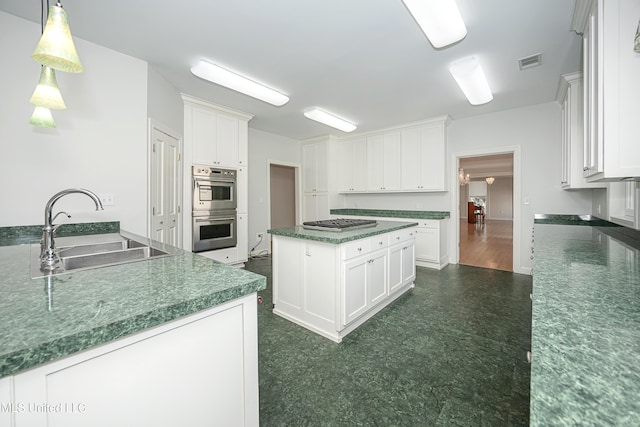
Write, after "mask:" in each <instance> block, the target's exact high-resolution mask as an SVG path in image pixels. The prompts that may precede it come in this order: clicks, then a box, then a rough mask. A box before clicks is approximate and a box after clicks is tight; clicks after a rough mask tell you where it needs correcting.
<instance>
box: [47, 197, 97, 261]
mask: <svg viewBox="0 0 640 427" xmlns="http://www.w3.org/2000/svg"><path fill="white" fill-rule="evenodd" d="M73 193H80V194H85V195H87V196H89V197H91V199H93V201H94V203H95V204H96V210H97V211H99V210H103V209H104V208H103V207H102V202H101V201H100V198H99V197H98V196H97V195H96V194H95V193H94V192H92V191H89V190H85V189H83V188H68V189H66V190H62V191H60V192H59V193H56V194H54V195H53V197H52V198H50V199H49V201H48V202H47V205H46V206H45V208H44V227H43V228H42V241H41V242H40V244H41V251H40V268H41V269H42V270H54V269H55V267H56V264H57V263H58V262H59V259H58V255H57V254H56V243H55V241H54V239H53V235H54V233H55V231H56V230H57V229H58V227H60V225H62V224H59V225H53V221H54V220H55V219H56V218H57V217H58V215H60V214H65V215H66V216H67V218H71V215H69V214H68V213H66V212H58V213H57V214H56V215H55V216H53V205H54V204H55V203H56V202H57V201H58V200H60V199H61V198H62V197H64V196H66V195H67V194H73Z"/></svg>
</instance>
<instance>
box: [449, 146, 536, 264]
mask: <svg viewBox="0 0 640 427" xmlns="http://www.w3.org/2000/svg"><path fill="white" fill-rule="evenodd" d="M453 160H454V168H455V169H454V170H455V174H456V175H455V176H456V177H455V182H454V183H453V184H454V185H452V187H453V189H454V191H452V196H453V200H452V204H453V206H456V209H453V210H452V212H451V219H452V226H453V227H454V228H455V232H454V233H452V234H453V236H452V237H453V238H454V239H455V240H454V241H453V242H452V243H453V245H452V247H454V248H455V249H456V250H455V251H454V252H455V253H452V262H456V263H460V264H465V265H473V266H477V267H484V268H491V269H498V270H506V271H513V272H516V273H526V272H525V271H523V269H522V267H521V261H520V253H521V250H520V247H521V236H520V235H521V233H520V228H521V226H520V224H521V213H520V212H521V208H520V197H521V195H520V182H521V181H520V180H521V175H520V173H521V172H520V170H521V169H520V147H519V146H513V147H504V148H502V149H481V150H476V151H473V152H465V153H457V154H455V155H454V157H453ZM461 169H462V170H463V177H462V178H466V177H467V174H468V179H460V178H459V175H460V172H461ZM487 178H493V179H488V180H487Z"/></svg>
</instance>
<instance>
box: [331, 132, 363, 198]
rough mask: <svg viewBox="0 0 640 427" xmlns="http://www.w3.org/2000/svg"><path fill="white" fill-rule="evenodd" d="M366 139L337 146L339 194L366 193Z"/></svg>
mask: <svg viewBox="0 0 640 427" xmlns="http://www.w3.org/2000/svg"><path fill="white" fill-rule="evenodd" d="M366 147H367V139H366V138H357V139H354V140H351V141H344V142H340V143H339V145H338V168H339V184H338V188H339V191H341V192H353V191H359V192H362V191H366V189H367V176H366V162H367V157H366V156H367V149H366Z"/></svg>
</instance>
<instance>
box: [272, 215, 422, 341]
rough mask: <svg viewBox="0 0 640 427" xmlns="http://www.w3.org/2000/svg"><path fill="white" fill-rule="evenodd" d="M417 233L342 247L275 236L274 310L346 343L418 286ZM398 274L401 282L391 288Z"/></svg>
mask: <svg viewBox="0 0 640 427" xmlns="http://www.w3.org/2000/svg"><path fill="white" fill-rule="evenodd" d="M400 232H402V233H401V235H402V237H401V239H402V240H401V242H399V243H394V245H393V246H391V244H390V241H391V238H393V237H394V236H395V234H394V233H400ZM415 235H416V234H415V228H414V227H411V228H406V229H403V230H400V231H398V232H390V233H386V234H380V235H377V236H373V237H369V238H364V239H360V240H355V241H351V242H347V243H343V244H331V243H324V242H317V241H312V240H303V239H298V238H295V237H287V236H280V235H272V244H273V251H272V257H273V261H272V262H273V302H274V309H273V312H274V313H275V314H277V315H279V316H281V317H284V318H286V319H288V320H291V321H292V322H294V323H297V324H299V325H301V326H303V327H305V328H307V329H309V330H311V331H314V332H316V333H318V334H320V335H322V336H324V337H326V338H329V339H331V340H333V341H335V342H341V341H342V338H344V337H345V336H346V335H347V334H349V333H350V332H352V331H353V330H354V329H356V328H357V327H358V326H360V325H361V324H363V323H364V322H365V321H367V320H368V319H370V318H371V317H372V316H374V315H375V314H376V313H377V312H379V311H380V310H381V309H382V308H384V307H385V306H387V305H388V304H390V303H391V302H393V300H395V299H396V298H398V297H399V296H401V295H402V294H403V293H404V292H405V291H407V290H409V289H411V288H413V286H414V283H413V282H414V279H415V261H414V255H413V253H414V249H413V248H414V244H415ZM392 250H393V252H392ZM392 272H393V273H392ZM396 272H397V275H399V276H401V282H402V283H401V284H398V283H393V289H391V285H392V283H391V280H390V279H391V277H392V275H393V276H394V277H395V275H396Z"/></svg>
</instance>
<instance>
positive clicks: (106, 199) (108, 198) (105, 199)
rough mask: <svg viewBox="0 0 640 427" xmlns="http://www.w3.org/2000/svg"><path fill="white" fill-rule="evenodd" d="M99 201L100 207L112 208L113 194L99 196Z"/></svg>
mask: <svg viewBox="0 0 640 427" xmlns="http://www.w3.org/2000/svg"><path fill="white" fill-rule="evenodd" d="M100 201H101V202H102V206H113V205H114V202H113V194H100Z"/></svg>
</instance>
